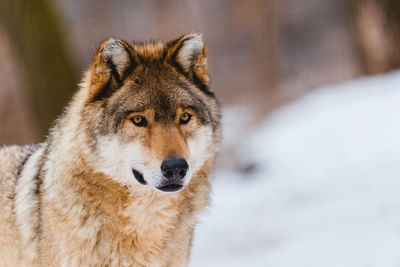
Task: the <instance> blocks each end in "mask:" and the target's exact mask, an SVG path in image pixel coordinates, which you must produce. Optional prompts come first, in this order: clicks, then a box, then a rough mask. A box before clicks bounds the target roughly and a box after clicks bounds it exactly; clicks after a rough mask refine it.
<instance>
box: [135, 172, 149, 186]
mask: <svg viewBox="0 0 400 267" xmlns="http://www.w3.org/2000/svg"><path fill="white" fill-rule="evenodd" d="M132 171H133V174H134V175H135V178H136V180H137V181H138V182H139V183H141V184H147V182H146V181H145V180H144V178H143V174H141V173H140V172H138V171H137V170H135V169H132Z"/></svg>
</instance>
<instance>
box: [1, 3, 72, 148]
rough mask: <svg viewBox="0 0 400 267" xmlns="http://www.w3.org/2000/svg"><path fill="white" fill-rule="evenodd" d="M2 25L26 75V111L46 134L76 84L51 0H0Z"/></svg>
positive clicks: (63, 36)
mask: <svg viewBox="0 0 400 267" xmlns="http://www.w3.org/2000/svg"><path fill="white" fill-rule="evenodd" d="M0 26H1V27H2V28H3V29H4V31H5V33H6V35H7V36H8V37H9V40H10V43H11V46H12V50H14V52H15V54H16V56H17V60H18V63H19V64H17V65H18V66H20V69H18V70H16V71H17V72H19V73H22V74H23V76H24V77H25V82H24V84H23V85H24V86H23V90H22V91H23V94H24V95H25V98H26V99H27V101H26V102H27V103H26V105H27V106H28V108H27V110H28V112H31V113H32V119H33V120H34V122H33V124H34V125H37V129H38V134H39V136H43V135H44V134H45V133H46V132H47V129H48V128H49V126H50V124H51V122H52V121H53V120H54V119H55V118H56V116H57V115H59V114H60V113H61V111H62V108H63V106H64V105H65V104H66V103H67V102H68V99H69V98H70V97H71V95H72V92H73V91H74V90H75V87H76V83H77V72H76V70H75V67H74V64H73V63H72V57H71V55H70V54H69V51H68V47H67V45H66V42H65V39H66V38H65V34H64V33H63V31H62V30H61V25H60V22H59V19H58V17H57V15H56V12H55V10H54V8H53V7H52V6H51V3H50V2H49V1H48V0H1V1H0ZM10 90H11V88H10ZM3 108H5V107H4V106H1V107H0V109H3ZM32 136H34V133H32ZM33 139H34V138H33ZM35 141H36V140H35Z"/></svg>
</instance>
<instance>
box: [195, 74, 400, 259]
mask: <svg viewBox="0 0 400 267" xmlns="http://www.w3.org/2000/svg"><path fill="white" fill-rule="evenodd" d="M238 114H243V112H235V109H234V108H230V109H228V110H227V112H226V114H225V115H226V120H225V121H226V123H227V125H226V132H225V135H226V136H227V143H226V144H225V146H227V147H230V148H231V149H232V148H235V149H236V151H237V152H236V153H231V155H236V156H232V159H231V160H232V162H234V164H231V165H226V164H224V165H222V166H221V167H220V168H219V169H218V171H217V175H216V176H217V177H216V179H215V180H214V184H213V193H212V200H213V201H212V206H211V207H210V208H209V210H208V211H207V212H206V213H205V214H204V215H203V216H202V218H201V223H200V224H199V225H198V227H197V228H196V231H195V237H194V244H193V249H192V256H191V263H190V266H191V267H197V266H207V267H212V266H218V267H221V266H229V267H235V266H252V267H253V266H273V267H286V266H287V267H289V266H290V267H293V266H296V267H302V266H304V267H314V266H315V267H321V266H324V267H330V266H335V267H336V266H340V267H346V266H349V267H358V266H363V267H364V266H365V267H375V266H376V267H378V266H379V267H386V266H388V267H389V266H390V267H394V266H397V267H398V266H400V72H395V73H391V74H387V75H383V76H377V77H372V78H363V79H360V80H357V81H352V82H349V83H346V84H341V85H336V86H330V87H325V88H320V89H318V90H315V91H313V92H312V93H311V94H309V95H307V96H305V97H303V98H302V99H299V100H297V101H295V102H293V103H291V104H289V105H287V106H285V107H283V108H281V109H280V110H278V111H277V112H275V114H273V115H272V116H270V117H268V118H267V119H266V120H265V121H264V122H262V123H261V124H259V125H256V126H254V127H253V128H250V127H249V126H248V125H247V126H245V127H244V124H243V119H240V118H238V116H239V115H238ZM232 118H234V119H232ZM235 122H236V125H235ZM243 128H246V129H248V130H247V133H245V134H247V136H245V138H243V137H242V138H240V140H236V141H235V138H234V136H240V135H241V134H243ZM240 132H241V133H240ZM249 132H251V133H252V134H249ZM224 161H225V162H226V161H229V159H228V160H227V158H226V156H225V159H224V160H222V162H224ZM234 165H237V166H246V165H254V166H256V168H255V169H254V171H253V172H250V173H244V172H240V171H239V169H240V168H233V167H232V166H234Z"/></svg>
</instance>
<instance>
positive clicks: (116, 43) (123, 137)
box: [0, 33, 222, 266]
mask: <svg viewBox="0 0 400 267" xmlns="http://www.w3.org/2000/svg"><path fill="white" fill-rule="evenodd" d="M221 135H222V134H221V115H220V108H219V104H218V101H217V99H216V97H215V95H214V93H213V91H211V90H210V89H209V76H208V71H207V57H206V48H205V45H204V42H203V39H202V36H201V35H200V34H197V33H190V34H186V35H183V36H181V37H179V38H177V39H175V40H173V41H170V42H161V41H148V42H136V43H131V44H129V43H127V42H125V41H123V40H120V39H116V38H111V39H108V40H106V41H104V42H102V43H101V44H100V46H99V47H98V49H97V51H96V52H95V54H94V57H93V61H92V63H91V66H90V67H89V70H88V71H86V72H85V74H84V77H83V79H82V82H81V84H80V86H79V90H78V91H77V92H76V94H75V95H74V96H73V99H72V101H71V102H70V104H69V105H68V106H67V108H66V109H65V111H64V113H63V115H62V116H61V117H60V118H58V120H57V121H56V122H55V124H54V126H53V127H52V129H51V130H50V131H49V134H48V137H47V138H46V140H45V141H44V142H43V143H40V144H36V145H25V146H15V145H14V146H8V147H4V148H2V149H1V150H0V265H1V266H186V265H187V264H188V259H189V256H190V247H191V243H192V236H193V231H194V227H195V224H196V220H197V219H196V218H197V215H198V214H199V212H201V211H202V210H203V209H204V208H205V207H206V206H207V204H208V201H209V191H210V181H211V179H212V177H213V171H214V164H215V160H216V157H217V154H218V148H219V144H220V141H221Z"/></svg>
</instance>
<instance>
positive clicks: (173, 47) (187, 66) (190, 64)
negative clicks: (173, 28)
mask: <svg viewBox="0 0 400 267" xmlns="http://www.w3.org/2000/svg"><path fill="white" fill-rule="evenodd" d="M167 46H168V47H169V54H170V58H169V61H170V62H171V63H172V64H173V65H174V66H175V67H176V68H177V69H178V71H179V72H181V73H182V74H184V75H185V76H186V77H187V78H188V79H189V80H190V81H191V82H193V83H194V84H195V85H197V86H198V87H199V88H200V89H202V90H205V91H207V92H209V91H208V84H209V77H208V73H207V57H206V47H205V45H204V42H203V39H202V36H201V34H198V33H190V34H186V35H184V36H182V37H180V38H178V39H176V40H174V41H171V42H169V43H168V44H167ZM210 93H211V92H210Z"/></svg>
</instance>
